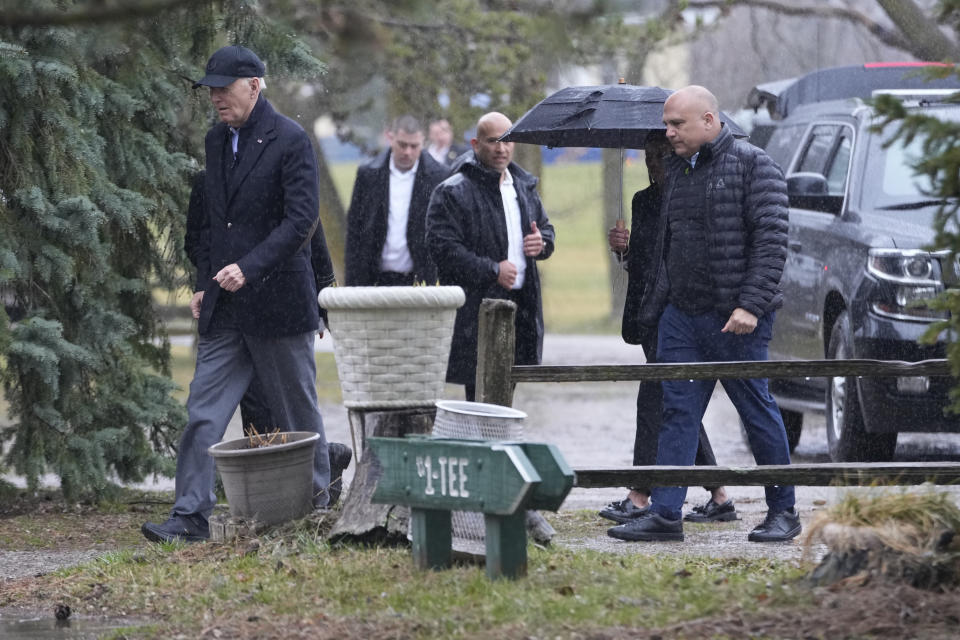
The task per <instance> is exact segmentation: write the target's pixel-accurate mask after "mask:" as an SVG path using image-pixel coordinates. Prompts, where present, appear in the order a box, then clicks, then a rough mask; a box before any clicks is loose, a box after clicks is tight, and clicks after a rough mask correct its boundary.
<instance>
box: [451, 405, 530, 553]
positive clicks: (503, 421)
mask: <svg viewBox="0 0 960 640" xmlns="http://www.w3.org/2000/svg"><path fill="white" fill-rule="evenodd" d="M526 418H527V414H526V413H524V412H523V411H518V410H517V409H513V408H511V407H504V406H501V405H498V404H486V403H483V402H464V401H461V400H438V401H437V417H436V419H435V420H434V422H433V432H432V435H434V436H436V437H440V438H464V439H479V440H514V441H519V440H523V421H524V420H526ZM450 521H451V529H452V535H453V548H454V550H455V551H458V552H461V553H465V554H468V555H473V556H484V555H485V554H486V548H485V544H486V542H485V537H486V536H485V534H486V525H485V523H484V519H483V514H482V513H477V512H474V511H453V512H451V515H450Z"/></svg>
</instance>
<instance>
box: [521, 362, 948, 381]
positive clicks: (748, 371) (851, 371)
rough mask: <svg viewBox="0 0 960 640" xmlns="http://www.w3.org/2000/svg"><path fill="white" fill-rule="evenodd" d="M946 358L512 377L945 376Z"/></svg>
mask: <svg viewBox="0 0 960 640" xmlns="http://www.w3.org/2000/svg"><path fill="white" fill-rule="evenodd" d="M949 375H951V371H950V363H949V362H948V361H947V360H942V359H941V360H922V361H920V362H903V361H900V360H767V361H764V362H690V363H679V364H622V365H612V364H600V365H535V366H533V365H514V366H512V367H511V368H510V380H511V381H512V382H618V381H632V380H684V379H689V380H704V379H718V380H720V379H724V378H816V377H834V376H876V377H908V376H949Z"/></svg>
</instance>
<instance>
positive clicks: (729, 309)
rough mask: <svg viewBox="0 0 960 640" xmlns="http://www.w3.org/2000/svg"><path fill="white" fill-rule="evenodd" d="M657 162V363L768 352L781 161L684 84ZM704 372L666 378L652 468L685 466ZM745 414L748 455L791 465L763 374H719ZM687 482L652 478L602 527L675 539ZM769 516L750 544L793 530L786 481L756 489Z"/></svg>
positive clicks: (670, 103)
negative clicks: (637, 498) (638, 501)
mask: <svg viewBox="0 0 960 640" xmlns="http://www.w3.org/2000/svg"><path fill="white" fill-rule="evenodd" d="M663 122H664V124H665V125H666V128H667V134H666V135H667V139H668V140H669V141H670V144H671V145H672V146H673V150H674V152H675V153H676V155H675V156H674V157H672V158H670V159H669V161H668V163H667V182H666V189H665V192H664V193H665V195H664V197H665V202H664V207H663V213H664V215H662V216H661V220H660V224H659V228H658V233H657V249H656V254H655V255H656V257H655V259H654V262H653V268H654V270H655V271H654V276H653V280H652V282H651V283H650V284H649V285H648V286H647V287H646V290H645V293H644V296H643V301H642V302H641V308H640V323H641V324H642V325H643V326H645V327H649V328H651V329H652V327H654V326H656V327H657V329H658V342H657V360H658V362H661V363H670V362H721V361H756V360H766V359H767V345H768V343H769V341H770V337H771V335H772V331H773V322H774V317H775V314H776V310H777V309H778V308H779V307H780V306H781V304H782V302H783V294H782V292H781V290H780V277H781V274H782V272H783V265H784V262H785V261H786V254H787V204H788V199H787V190H786V183H785V182H784V179H783V173H782V171H781V170H780V167H778V166H777V164H776V163H775V162H774V161H773V160H772V159H771V158H770V157H769V156H768V155H767V154H766V153H765V152H764V151H763V150H761V149H759V148H757V147H754V146H753V145H750V144H747V143H745V142H741V141H739V140H736V139H735V138H734V137H733V135H732V134H731V132H730V130H729V128H727V127H723V126H722V125H721V122H720V113H719V108H718V104H717V99H716V97H714V95H713V94H712V93H710V92H709V91H708V90H707V89H705V88H704V87H700V86H695V85H694V86H689V87H685V88H683V89H680V90H679V91H676V92H675V93H673V94H672V95H671V96H670V97H669V98H667V100H666V102H665V103H664V106H663ZM715 384H716V382H715V381H713V380H666V381H664V382H663V383H662V385H663V425H662V427H661V430H660V439H659V445H658V449H657V464H658V465H678V466H689V465H691V464H693V462H694V458H695V456H696V450H697V442H698V438H697V432H698V429H699V424H700V421H701V420H702V418H703V411H704V408H705V407H706V404H707V401H708V399H709V396H710V394H711V393H712V390H713V387H714V385H715ZM722 384H723V386H724V389H725V390H726V392H727V395H728V396H729V397H730V400H731V401H732V402H733V405H734V406H735V407H736V409H737V412H738V413H739V414H740V418H741V420H742V421H743V424H744V428H745V429H746V432H747V437H748V440H749V442H750V447H751V450H752V451H753V455H754V458H755V459H756V462H757V464H760V465H768V464H780V465H782V464H790V449H789V445H788V443H787V434H786V431H785V430H784V427H783V419H782V418H781V416H780V411H779V409H778V407H777V405H776V403H775V402H774V400H773V397H772V396H771V395H770V392H769V389H768V385H767V380H766V379H748V380H723V381H722ZM685 496H686V487H658V488H655V489H654V490H653V492H652V496H651V500H652V504H651V507H650V510H649V511H648V512H647V513H645V514H643V515H641V516H640V517H638V518H636V519H634V520H631V521H630V522H628V523H626V524H622V525H619V526H616V527H613V528H611V529H610V530H609V531H608V532H607V533H608V535H610V536H611V537H614V538H618V539H622V540H643V541H661V540H683V524H682V522H681V519H680V511H681V508H682V506H683V501H684V498H685ZM766 501H767V509H768V510H767V516H766V518H765V519H764V521H763V522H762V523H760V524H759V525H758V526H757V527H755V528H754V529H753V531H751V532H750V534H749V536H748V539H749V540H750V541H753V542H777V541H786V540H790V539H792V538H795V537H796V536H797V535H799V534H800V531H801V525H800V518H799V515H798V514H797V512H796V510H795V509H794V503H795V496H794V489H793V487H792V486H769V487H766Z"/></svg>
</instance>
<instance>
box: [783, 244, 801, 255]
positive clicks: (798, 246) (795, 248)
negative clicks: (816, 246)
mask: <svg viewBox="0 0 960 640" xmlns="http://www.w3.org/2000/svg"><path fill="white" fill-rule="evenodd" d="M787 246H788V247H789V248H790V251H793V252H795V253H800V249H802V248H803V245H802V244H800V243H799V242H788V243H787Z"/></svg>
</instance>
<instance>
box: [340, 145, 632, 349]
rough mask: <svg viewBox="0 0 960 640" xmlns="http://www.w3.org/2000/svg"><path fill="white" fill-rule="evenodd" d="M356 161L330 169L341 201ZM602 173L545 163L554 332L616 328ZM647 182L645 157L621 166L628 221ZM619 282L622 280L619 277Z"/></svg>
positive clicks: (544, 270) (545, 266) (547, 277)
mask: <svg viewBox="0 0 960 640" xmlns="http://www.w3.org/2000/svg"><path fill="white" fill-rule="evenodd" d="M356 170H357V169H356V164H348V163H341V164H336V165H333V166H332V168H331V173H332V175H333V179H334V182H335V184H336V186H337V191H338V192H339V194H340V197H341V200H342V201H343V202H344V203H349V202H350V194H351V192H352V190H353V181H354V178H355V176H356ZM601 178H602V176H601V165H600V163H599V162H592V163H556V164H551V165H545V166H544V170H543V182H542V190H541V195H542V197H543V203H544V206H545V207H546V209H547V215H548V216H549V218H550V221H551V222H552V223H553V226H554V228H555V229H556V232H557V246H556V251H555V252H554V254H553V256H551V258H550V259H549V260H546V261H544V262H541V263H540V272H541V275H542V278H543V287H542V288H543V312H544V324H545V325H546V330H547V331H548V332H555V333H619V330H620V321H619V318H611V313H610V305H611V288H610V282H609V276H608V273H607V269H608V264H609V261H610V260H612V256H611V253H610V251H609V250H608V249H607V230H606V228H605V227H604V225H603V222H602V220H603V218H602V197H603V189H602V179H601ZM646 186H647V170H646V167H645V166H644V164H643V162H637V161H632V162H629V163H628V164H627V165H626V166H625V167H624V178H623V190H624V199H623V202H624V217H625V218H626V219H627V223H628V224H629V220H630V211H629V206H630V199H631V198H632V197H633V193H634V192H635V191H637V190H638V189H642V188H644V187H646ZM621 284H623V283H622V282H621Z"/></svg>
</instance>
